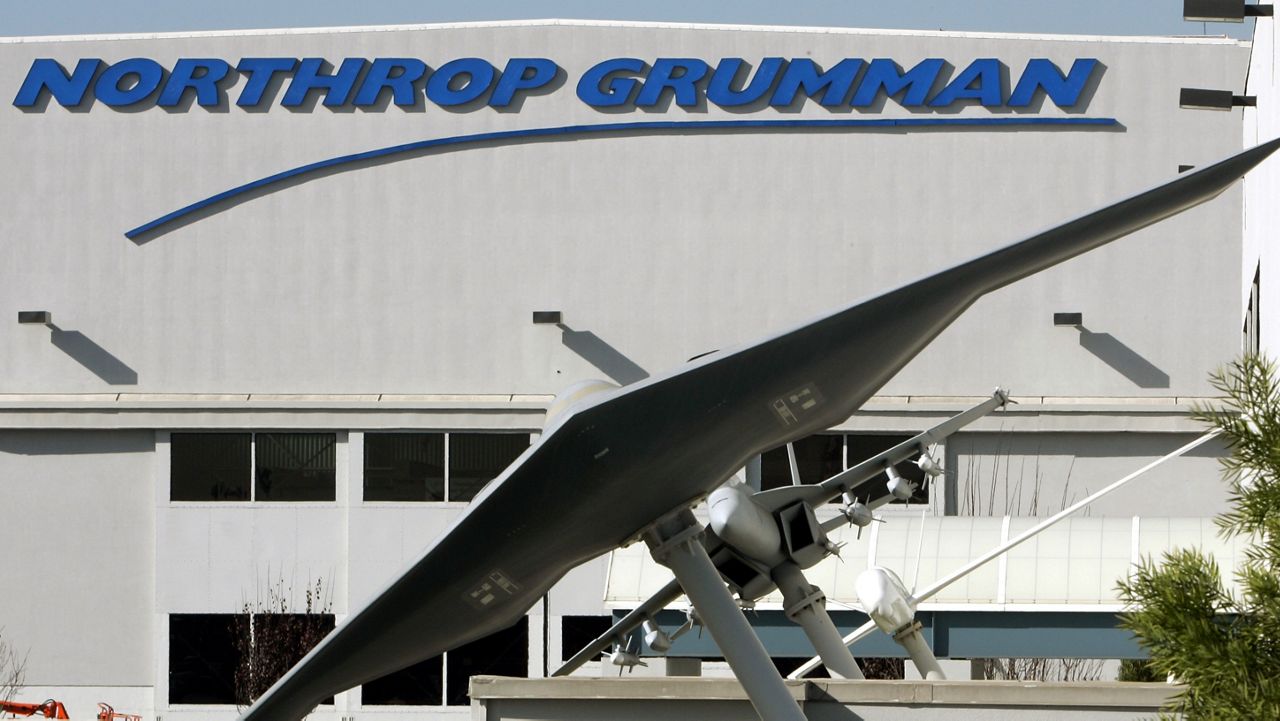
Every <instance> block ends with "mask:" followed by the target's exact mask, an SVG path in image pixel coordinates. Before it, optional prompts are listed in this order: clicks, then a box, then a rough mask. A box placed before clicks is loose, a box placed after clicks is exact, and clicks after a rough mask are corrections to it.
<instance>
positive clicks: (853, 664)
mask: <svg viewBox="0 0 1280 721" xmlns="http://www.w3.org/2000/svg"><path fill="white" fill-rule="evenodd" d="M773 582H774V583H776V584H777V585H778V588H779V589H781V590H782V600H783V602H784V603H785V604H786V610H785V613H786V615H787V618H789V619H791V621H792V622H794V623H796V624H799V626H800V628H801V629H803V630H804V635H805V636H807V637H808V638H809V643H810V644H812V645H813V650H815V651H817V652H818V657H819V658H821V659H822V663H823V664H825V665H826V667H827V670H828V671H830V672H831V674H832V675H833V676H838V677H840V678H855V679H861V678H866V677H865V676H863V675H862V669H860V668H858V662H857V661H855V660H854V658H853V654H852V653H850V651H849V647H848V646H846V645H844V639H843V638H841V636H840V631H838V630H837V629H836V625H835V623H833V622H832V621H831V616H830V614H828V613H827V606H826V601H827V597H826V596H825V595H823V593H822V591H821V589H819V588H818V587H817V586H813V585H811V584H810V583H809V582H808V581H807V580H806V579H805V577H804V572H803V571H801V570H800V567H799V566H797V565H796V564H794V563H792V562H790V561H784V562H782V563H781V564H779V565H778V566H777V567H775V568H774V569H773Z"/></svg>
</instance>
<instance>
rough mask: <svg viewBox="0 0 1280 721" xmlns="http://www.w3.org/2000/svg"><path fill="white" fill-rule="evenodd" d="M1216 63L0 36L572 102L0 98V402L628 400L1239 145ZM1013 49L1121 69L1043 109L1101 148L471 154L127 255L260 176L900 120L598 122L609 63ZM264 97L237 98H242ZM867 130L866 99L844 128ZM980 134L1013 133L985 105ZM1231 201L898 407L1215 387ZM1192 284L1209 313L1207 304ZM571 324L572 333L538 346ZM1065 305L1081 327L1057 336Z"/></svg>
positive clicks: (921, 364)
mask: <svg viewBox="0 0 1280 721" xmlns="http://www.w3.org/2000/svg"><path fill="white" fill-rule="evenodd" d="M1247 53H1248V49H1247V46H1246V45H1245V44H1242V43H1239V42H1237V41H1233V40H1226V39H1205V38H1196V39H1133V38H1107V39H1101V38H1067V37H1029V36H1000V35H978V34H960V33H919V32H911V33H895V32H886V31H852V30H849V31H846V30H801V29H760V28H757V29H747V30H744V29H736V28H720V27H705V28H700V27H686V26H661V25H644V24H604V23H598V24H597V23H553V22H545V23H538V22H534V23H514V24H510V23H508V24H502V23H499V24H479V25H470V26H426V27H421V28H411V29H396V28H390V29H377V30H372V29H356V30H350V31H306V32H276V31H263V32H242V33H210V34H183V35H165V36H146V37H132V36H127V37H113V38H82V39H81V38H76V39H61V40H57V39H40V38H24V39H13V40H6V41H0V88H3V89H6V90H5V91H6V92H7V93H10V94H13V93H16V90H17V88H18V86H19V84H20V83H21V82H22V79H23V77H24V76H25V74H26V72H27V69H28V67H29V66H30V65H31V62H32V60H33V59H35V58H40V57H51V58H55V59H58V60H59V61H61V62H62V63H63V64H64V65H67V66H72V65H74V63H75V62H76V61H77V60H78V59H80V58H86V57H100V58H103V59H105V60H106V61H108V62H114V61H117V60H120V59H123V58H129V57H135V56H137V57H148V58H155V59H157V60H159V61H160V62H162V63H164V64H166V65H167V64H170V63H172V61H173V60H174V59H176V58H178V57H219V58H227V59H230V60H231V61H232V62H233V63H234V62H235V61H236V60H238V59H239V58H241V57H254V56H282V55H283V56H288V57H306V56H320V57H326V58H329V59H330V60H335V61H336V60H338V59H340V58H342V57H348V56H351V57H358V56H363V57H396V56H404V57H421V58H423V59H425V60H426V62H427V63H428V64H429V65H431V66H432V67H438V66H439V65H440V64H441V63H442V62H444V61H446V60H449V59H453V58H458V57H466V56H481V57H486V58H488V59H490V60H491V61H492V62H494V63H496V64H498V65H499V66H501V65H502V64H504V63H505V61H506V59H507V58H509V57H521V56H535V57H549V58H553V59H555V60H556V61H557V62H558V63H559V64H560V65H561V66H562V67H563V68H564V70H565V72H566V74H567V77H568V78H569V79H570V82H568V83H566V85H565V87H563V88H560V89H558V90H557V91H556V92H552V93H549V94H543V95H537V96H533V97H529V98H526V99H525V102H523V104H521V105H520V106H519V107H518V108H516V107H515V106H513V108H512V110H511V111H509V112H499V111H496V110H494V109H492V108H489V107H483V106H482V107H479V108H469V107H464V108H461V109H460V110H459V111H456V112H451V111H446V110H443V109H441V108H440V107H438V106H436V105H434V104H430V103H427V104H425V106H423V107H419V108H417V109H415V110H412V111H405V110H402V109H400V108H398V107H396V106H391V107H389V108H386V109H381V110H379V109H374V110H372V111H366V110H353V109H351V108H347V109H340V110H338V111H335V110H331V109H328V108H325V107H323V106H321V105H316V106H315V107H314V108H310V107H305V106H304V107H303V108H302V109H300V110H290V109H286V108H282V107H280V106H279V105H278V103H277V104H274V105H271V106H270V107H269V108H265V107H264V108H259V109H254V110H252V111H251V110H246V109H243V108H240V107H237V106H235V105H234V104H232V105H229V106H227V107H223V108H219V109H216V110H213V111H210V110H206V109H203V108H199V107H192V108H189V109H185V110H184V109H178V110H174V111H166V110H164V109H161V108H158V107H150V108H147V109H142V110H139V111H136V112H126V111H123V110H117V109H113V108H110V107H107V106H105V105H103V104H102V103H96V104H93V105H91V106H89V107H82V108H78V109H75V110H68V109H66V108H63V107H62V106H60V105H58V104H56V103H51V104H49V105H48V106H47V107H43V108H35V109H26V110H23V109H20V108H17V107H14V106H12V105H10V104H4V105H3V106H0V154H3V156H4V157H5V158H6V163H7V167H8V168H9V169H10V172H8V173H6V174H5V176H4V177H3V178H0V197H4V198H8V199H10V200H9V202H8V205H7V209H6V212H4V213H0V234H2V235H3V236H4V237H5V238H7V239H8V241H7V242H8V243H9V247H10V252H11V254H12V257H14V258H21V259H22V262H21V263H13V264H10V265H9V266H7V269H6V270H4V271H3V273H4V275H3V276H0V280H2V281H3V282H0V306H3V307H4V308H6V309H7V310H6V312H8V313H12V312H13V311H14V310H19V309H44V310H50V311H52V312H53V314H54V321H55V323H56V325H57V326H58V329H56V330H53V331H52V333H51V332H50V330H48V329H45V328H41V327H20V326H17V325H15V324H12V323H10V324H7V325H4V326H0V379H2V380H0V392H22V393H50V392H64V393H82V392H90V391H97V390H105V389H110V388H115V389H117V390H137V391H143V392H172V393H216V392H228V393H250V392H265V393H547V392H555V391H556V390H558V389H560V388H562V387H564V386H565V385H567V384H568V383H569V382H571V381H574V380H577V379H579V378H582V377H592V376H601V375H606V376H608V375H612V376H614V377H615V378H618V379H621V380H633V379H635V378H637V377H640V376H642V375H644V374H646V373H652V372H656V371H661V370H665V369H669V368H672V367H674V366H677V365H679V364H680V363H682V362H683V361H684V360H686V359H687V358H689V357H690V356H693V355H695V354H698V353H702V352H704V351H707V350H711V349H715V348H724V347H727V346H732V345H734V344H737V343H742V342H745V341H748V340H751V339H753V338H757V337H759V336H761V335H762V334H764V333H766V332H768V331H773V330H778V329H781V328H783V327H785V326H787V325H789V324H792V323H796V322H799V321H802V320H805V319H807V318H809V317H810V316H812V315H814V314H816V313H819V312H823V311H826V310H829V309H831V308H833V307H835V306H838V305H842V304H845V303H848V302H850V301H852V300H855V299H857V298H859V297H862V296H866V295H868V294H872V293H875V292H878V291H881V290H885V289H887V288H890V287H892V286H894V285H896V284H899V283H902V282H904V281H907V280H910V279H912V278H914V277H915V276H917V275H919V274H921V273H924V272H927V271H929V270H931V269H937V268H941V267H944V266H946V265H948V264H951V263H955V262H957V261H960V260H963V259H966V258H968V257H970V256H973V255H975V254H977V253H980V252H984V251H987V250H990V249H993V248H996V247H999V246H1000V245H1002V244H1004V243H1006V242H1008V241H1011V240H1014V239H1017V238H1019V237H1021V236H1024V235H1026V234H1028V233H1030V232H1032V231H1035V230H1037V229H1039V228H1041V227H1043V226H1046V225H1048V224H1051V223H1054V222H1056V221H1060V220H1063V219H1066V218H1069V217H1071V216H1073V215H1075V214H1078V213H1080V212H1082V211H1085V210H1088V209H1090V208H1092V207H1095V206H1097V205H1099V204H1102V203H1104V202H1106V201H1109V200H1113V199H1116V198H1118V197H1123V196H1124V195H1126V194H1129V193H1133V192H1135V191H1138V190H1141V189H1143V188H1145V187H1147V186H1149V185H1152V184H1154V183H1157V182H1161V181H1164V180H1167V179H1169V178H1171V177H1172V176H1174V175H1175V174H1176V169H1177V166H1178V165H1179V164H1181V163H1186V164H1193V165H1201V164H1204V163H1207V162H1209V161H1211V160H1214V159H1217V158H1219V157H1221V156H1224V155H1226V154H1228V153H1230V152H1232V151H1234V150H1237V149H1238V148H1239V147H1240V144H1241V143H1240V135H1239V123H1240V119H1239V115H1238V113H1213V112H1204V111H1183V110H1179V109H1178V108H1177V99H1178V89H1179V88H1180V87H1182V86H1184V85H1185V86H1197V87H1200V86H1203V87H1217V86H1226V85H1235V84H1238V83H1239V80H1240V78H1241V77H1243V74H1244V68H1245V64H1246V62H1247ZM622 56H634V57H638V58H647V59H653V58H655V57H660V56H692V57H701V58H707V59H710V60H711V61H712V62H714V61H716V60H717V59H718V58H721V57H744V58H747V59H749V60H750V59H756V58H761V57H766V56H782V57H812V58H813V59H815V60H816V61H818V62H819V63H820V64H822V63H827V64H828V65H829V64H831V63H834V62H835V61H836V60H839V59H841V58H845V57H863V58H873V57H890V58H894V59H896V60H897V61H898V62H899V63H901V64H903V65H904V66H907V67H910V66H911V65H914V64H915V63H916V62H918V61H919V60H920V59H922V58H926V57H943V58H946V59H947V60H948V61H949V62H950V63H952V64H953V65H955V66H956V67H959V68H963V67H964V66H966V65H967V64H968V63H969V62H971V61H972V60H973V59H975V58H981V57H997V58H999V59H1000V60H1001V61H1002V62H1004V63H1005V64H1006V65H1007V66H1008V67H1010V68H1012V69H1014V70H1013V72H1014V73H1015V74H1016V73H1017V72H1020V69H1021V68H1022V67H1023V66H1024V65H1025V64H1026V62H1027V60H1028V59H1029V58H1033V57H1048V58H1051V59H1054V60H1055V61H1057V62H1058V63H1060V64H1062V65H1064V66H1069V65H1070V63H1071V61H1072V60H1073V59H1075V58H1078V57H1095V58H1098V59H1099V61H1100V62H1101V64H1102V65H1103V66H1104V69H1103V70H1102V71H1100V72H1101V75H1100V76H1099V80H1098V81H1097V83H1096V87H1092V88H1090V89H1089V91H1088V96H1087V101H1086V102H1085V103H1083V104H1081V105H1079V106H1077V107H1075V108H1072V109H1070V110H1061V109H1059V108H1057V107H1056V106H1054V105H1053V104H1052V103H1048V102H1045V103H1043V105H1042V106H1041V107H1039V108H1032V111H1033V112H1036V113H1038V114H1040V115H1044V116H1049V117H1067V116H1070V115H1073V114H1074V115H1087V116H1090V117H1113V118H1115V119H1117V120H1118V122H1119V125H1117V126H1114V127H1103V128H1084V129H1079V128H1060V129H1027V128H1016V129H1015V128H1010V129H1001V128H986V127H983V128H969V129H963V130H954V129H946V128H941V129H926V130H918V131H915V130H913V131H903V130H901V129H867V130H858V131H843V132H826V131H823V132H813V131H809V132H783V133H779V132H770V133H713V134H712V133H687V134H679V135H673V134H664V135H646V134H644V133H636V134H632V135H627V136H619V137H607V138H604V137H602V138H595V139H579V140H574V141H572V142H538V143H524V144H519V145H505V146H480V147H474V148H470V149H466V150H460V151H457V152H441V153H428V154H422V155H416V156H413V157H410V158H405V159H402V160H399V161H397V162H388V163H382V164H375V165H371V166H368V167H359V168H357V169H352V170H349V171H344V172H335V173H332V174H327V175H324V176H323V177H315V178H312V179H310V180H307V181H306V182H299V183H293V184H288V185H287V187H284V188H282V189H279V190H277V191H273V192H269V193H265V194H261V195H260V196H258V197H253V198H252V199H249V200H247V201H246V202H243V203H239V204H234V205H232V206H231V207H227V208H221V209H219V210H217V211H216V212H210V213H208V214H204V215H202V216H201V217H199V219H198V220H196V221H195V222H192V223H190V224H186V225H182V227H179V228H178V229H176V230H174V231H172V232H169V233H167V234H163V235H161V236H159V237H154V238H147V239H145V240H146V242H141V243H134V242H131V241H130V240H128V239H126V238H125V237H124V235H123V233H124V231H125V230H127V229H129V228H132V227H135V226H137V225H139V224H141V223H144V222H146V221H149V220H151V219H154V218H156V217H159V216H161V215H163V214H165V213H168V212H170V211H172V210H175V209H177V208H179V207H182V206H183V205H186V204H188V203H191V202H194V201H196V200H199V199H201V198H204V197H207V196H210V195H212V194H214V193H218V192H221V191H224V190H227V189H229V188H232V187H234V186H237V185H240V184H242V183H246V182H249V181H252V180H255V179H258V178H262V177H265V176H268V175H270V174H273V173H276V172H279V171H282V170H286V169H288V168H292V167H296V166H299V165H302V164H306V163H311V162H314V161H318V160H321V159H324V158H328V157H333V156H337V155H341V154H345V153H352V152H359V151H365V150H370V149H374V148H382V147H387V146H391V145H395V144H398V143H405V142H412V141H418V140H423V139H427V138H437V137H445V136H452V135H459V134H467V133H475V132H483V131H497V130H509V129H523V128H538V127H554V126H561V125H567V124H574V123H582V124H593V123H602V122H623V121H627V120H654V119H666V120H689V119H717V118H725V119H741V118H744V117H747V118H775V119H789V118H802V119H810V118H832V117H911V116H912V115H913V114H912V113H911V112H909V111H908V110H906V109H904V108H901V107H899V106H898V105H897V104H896V103H895V102H892V101H890V102H888V103H886V104H885V105H884V107H883V108H879V109H877V108H873V109H872V110H871V111H870V112H869V113H863V112H862V111H858V113H855V114H851V113H848V112H835V113H833V112H832V111H830V110H827V109H825V108H823V107H822V106H820V105H818V104H817V103H816V102H813V101H809V102H807V103H806V104H804V105H803V106H802V107H799V108H798V109H783V110H778V109H773V108H768V107H765V108H754V107H752V108H747V109H746V111H745V112H737V113H735V112H730V111H728V110H725V109H721V108H719V107H716V106H709V107H700V108H693V109H684V108H680V107H677V106H675V105H674V104H672V105H670V106H669V107H660V108H658V110H657V111H655V112H644V111H641V110H635V109H632V110H626V111H624V112H619V113H608V112H603V111H600V110H595V109H593V108H591V107H589V106H587V105H585V104H584V103H582V102H580V101H579V100H578V99H577V98H576V97H575V95H574V93H573V82H574V81H576V78H578V77H580V76H581V74H582V73H583V71H584V70H586V69H587V68H588V67H590V66H591V65H593V64H594V63H596V62H598V61H600V60H602V59H605V58H610V57H622ZM244 82H245V80H244V78H243V77H242V78H240V79H239V80H238V83H239V84H241V85H243V83H244ZM846 111H847V108H846ZM958 112H960V113H962V114H964V115H966V116H973V117H984V118H989V117H992V115H993V114H992V113H991V112H990V111H988V110H987V109H985V108H982V107H980V106H969V107H965V108H962V109H960V110H959V111H958ZM1239 203H1240V195H1239V191H1238V190H1233V191H1229V192H1228V193H1227V194H1226V195H1224V196H1223V197H1222V198H1220V199H1218V200H1216V201H1214V202H1213V203H1212V204H1210V205H1208V206H1206V207H1203V208H1200V209H1196V210H1194V211H1191V212H1189V213H1187V214H1185V215H1184V216H1180V217H1179V218H1176V219H1173V220H1170V221H1167V222H1164V223H1162V224H1160V225H1158V226H1155V227H1153V228H1151V229H1148V230H1144V231H1142V232H1140V233H1138V234H1137V236H1136V237H1134V238H1130V239H1127V240H1125V241H1123V242H1121V243H1118V244H1116V245H1114V246H1111V247H1108V248H1106V249H1103V250H1100V251H1098V252H1095V253H1092V254H1090V255H1088V256H1086V257H1084V258H1081V259H1078V260H1075V261H1073V262H1072V263H1070V264H1068V265H1066V266H1064V267H1062V268H1059V269H1057V270H1054V271H1051V272H1047V273H1044V274H1042V275H1040V276H1037V277H1035V278H1033V279H1029V280H1026V281H1024V282H1021V283H1019V284H1017V285H1015V286H1013V287H1011V288H1009V289H1006V290H1003V291H1000V292H999V293H997V294H994V295H993V296H991V297H989V298H986V299H984V300H982V301H980V302H979V303H978V304H977V306H975V307H974V308H973V309H972V310H971V312H970V313H969V314H968V315H966V316H965V317H964V318H963V319H961V320H960V321H959V322H958V323H956V325H955V326H954V327H952V328H951V329H950V330H949V331H947V332H946V333H945V334H944V335H943V336H942V337H941V338H940V339H939V340H938V341H937V342H936V343H935V344H934V345H933V346H932V347H930V348H929V349H928V350H926V351H925V352H924V353H923V354H922V355H921V356H920V357H919V359H917V361H916V362H914V363H913V364H912V365H911V366H909V367H908V368H907V369H906V370H904V371H903V372H902V373H901V374H900V375H899V376H898V377H897V378H896V379H895V380H894V381H892V382H891V383H890V384H889V386H888V387H887V389H886V392H889V393H895V394H937V395H953V396H954V395H972V394H974V393H975V392H984V391H985V389H987V388H989V387H990V386H992V385H994V384H995V383H997V382H1000V383H1006V384H1008V385H1010V386H1011V387H1013V388H1016V389H1017V390H1018V392H1020V393H1026V394H1032V395H1035V394H1040V395H1058V396H1070V395H1074V396H1147V395H1154V396H1177V395H1183V396H1195V395H1205V394H1206V393H1207V392H1208V387H1207V385H1206V383H1205V380H1204V376H1205V372H1206V370H1207V369H1209V368H1211V367H1213V366H1214V365H1216V364H1218V363H1219V362H1221V361H1222V360H1223V359H1224V358H1227V357H1229V356H1231V355H1232V354H1233V353H1234V352H1235V350H1236V346H1237V336H1238V328H1237V325H1238V323H1237V317H1238V307H1237V306H1238V300H1237V298H1236V292H1235V290H1234V289H1235V288H1237V287H1238V286H1239V273H1240V271H1239V263H1238V261H1237V259H1236V257H1235V256H1236V252H1237V249H1238V244H1237V241H1236V238H1237V237H1238V232H1239V223H1240V216H1239ZM1191 288H1194V289H1195V292H1188V289H1191ZM535 309H559V310H562V311H564V313H565V316H564V318H565V324H566V326H567V327H568V328H567V329H565V330H561V329H557V328H555V327H553V326H534V325H532V324H530V322H529V314H530V311H532V310H535ZM1055 311H1080V312H1083V313H1084V318H1085V330H1084V331H1083V332H1082V331H1075V330H1067V331H1064V329H1061V328H1054V327H1053V326H1052V324H1051V323H1050V316H1051V314H1052V313H1053V312H1055Z"/></svg>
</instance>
